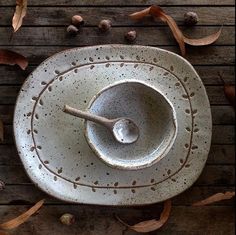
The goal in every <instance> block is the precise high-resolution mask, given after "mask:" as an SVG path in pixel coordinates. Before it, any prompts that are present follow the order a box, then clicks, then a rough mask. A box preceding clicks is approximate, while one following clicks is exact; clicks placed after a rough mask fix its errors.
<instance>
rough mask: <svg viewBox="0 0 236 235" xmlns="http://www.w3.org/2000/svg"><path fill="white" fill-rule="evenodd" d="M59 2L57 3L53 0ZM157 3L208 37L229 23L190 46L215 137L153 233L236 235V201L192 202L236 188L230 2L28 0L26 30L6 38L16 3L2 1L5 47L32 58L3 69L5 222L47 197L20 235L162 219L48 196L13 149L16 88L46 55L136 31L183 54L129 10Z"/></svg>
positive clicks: (116, 227)
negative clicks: (74, 24) (228, 87)
mask: <svg viewBox="0 0 236 235" xmlns="http://www.w3.org/2000/svg"><path fill="white" fill-rule="evenodd" d="M55 3H56V5H55ZM152 3H158V4H159V5H160V6H162V7H163V9H164V10H165V11H166V12H168V13H169V14H170V15H171V16H173V17H174V18H175V19H176V20H177V23H178V24H179V25H180V26H181V28H182V29H183V30H184V32H185V33H186V35H189V36H191V37H200V36H204V35H208V34H210V33H212V32H214V31H216V30H218V28H219V27H220V25H222V24H224V28H223V31H222V35H221V36H220V38H219V40H218V41H217V42H216V43H215V44H214V45H211V46H207V47H199V48H193V47H191V48H190V47H189V48H187V59H188V60H189V61H190V62H191V63H192V64H193V65H194V67H195V69H196V70H197V71H198V73H199V74H200V76H201V78H202V80H203V82H204V84H205V86H206V89H207V92H208V96H209V99H210V102H211V108H212V115H213V139H212V147H211V151H210V154H209V158H208V161H207V164H206V166H205V168H204V170H203V173H202V175H201V176H200V178H199V179H198V180H197V182H196V183H195V184H194V185H193V186H192V187H191V188H190V189H189V190H187V191H186V192H184V193H183V194H181V195H179V196H177V197H175V198H173V200H172V201H173V209H172V212H171V217H170V219H169V221H168V223H167V224H166V225H165V226H164V227H163V228H162V229H160V230H159V231H158V232H153V233H150V234H168V235H169V234H174V235H176V234H179V235H185V234H186V235H189V234H193V235H196V234H202V235H203V234H207V235H209V234H212V235H218V234H219V235H220V234H222V235H229V234H234V206H233V204H234V200H229V201H221V202H219V203H216V204H214V205H209V206H206V207H201V208H198V207H192V206H191V203H192V202H195V201H198V200H201V199H203V198H205V197H208V196H210V195H212V194H214V193H216V192H223V191H228V190H234V177H235V175H234V163H235V158H234V152H235V147H234V126H233V125H234V115H235V113H234V110H233V108H232V107H231V106H230V105H229V103H228V101H227V100H226V98H225V95H224V91H223V84H222V81H221V79H220V78H219V73H220V74H221V75H222V77H223V79H224V80H225V82H228V83H234V76H235V74H234V59H235V53H234V49H235V48H234V43H235V30H234V24H235V15H234V1H233V0H225V1H222V0H208V1H207V0H198V1H194V0H185V1H183V0H159V1H154V0H116V1H108V0H97V1H91V0H80V1H79V0H78V1H72V0H57V1H54V0H46V1H38V0H30V1H29V7H28V11H27V17H26V18H25V19H24V23H23V27H22V28H21V29H20V30H19V31H18V32H17V33H16V34H15V35H14V37H13V39H12V41H9V38H10V35H11V32H12V29H11V18H12V15H13V12H14V9H15V0H1V1H0V48H7V49H12V50H14V51H17V52H19V53H21V54H23V55H25V56H26V57H27V58H28V59H29V63H30V65H29V67H28V68H27V69H26V71H22V70H20V69H19V68H18V67H17V66H12V67H11V66H4V65H1V66H0V118H1V119H2V120H3V122H4V125H5V140H4V142H2V143H0V179H1V180H3V181H4V182H5V183H6V188H5V189H4V190H3V191H1V192H0V222H2V221H5V220H8V219H10V218H13V217H15V216H17V215H18V214H20V213H22V212H23V211H25V210H26V209H27V208H29V207H30V205H31V204H33V203H35V202H36V201H38V200H40V199H42V198H46V203H45V205H44V207H43V208H42V209H41V210H40V212H39V213H38V214H37V215H36V216H33V217H31V218H30V219H29V220H28V221H27V222H26V223H25V224H23V225H21V226H20V227H18V228H17V229H16V230H14V231H12V234H21V235H26V234H27V235H28V234H29V235H31V234H33V235H45V234H49V235H54V234H55V235H67V234H70V235H72V234H82V235H85V234H86V235H87V234H112V235H113V234H114V235H116V234H126V235H128V234H136V233H135V232H131V231H127V230H126V229H125V227H124V226H123V225H121V224H120V223H119V222H118V221H117V220H116V219H115V217H114V214H117V215H119V216H120V217H121V218H123V219H124V220H125V221H128V222H129V223H131V224H132V223H134V222H137V221H141V220H145V219H150V218H154V217H158V216H159V215H160V211H161V209H162V205H161V204H155V205H151V206H145V207H135V208H131V207H127V208H118V207H117V208H115V207H103V206H90V205H73V204H68V203H65V202H62V201H59V200H57V199H55V198H52V197H49V196H47V195H46V194H44V193H43V192H42V191H40V190H39V189H38V188H36V187H35V186H34V185H33V184H32V183H31V182H30V180H29V178H28V177H27V175H26V174H25V172H24V169H23V167H22V165H21V162H20V159H19V157H18V155H17V153H16V148H15V146H14V142H13V134H12V118H13V110H14V105H15V101H16V96H17V93H18V91H19V89H20V87H21V84H22V83H23V81H24V80H25V78H26V77H27V75H28V74H29V73H30V72H31V71H32V70H33V69H35V67H36V66H37V65H38V64H39V63H41V62H42V61H43V60H44V59H46V58H47V57H48V56H51V55H53V54H54V53H55V52H58V51H61V50H63V49H66V48H70V47H81V46H87V45H95V44H108V43H125V41H124V36H123V35H124V33H125V32H127V31H128V30H131V29H134V30H136V31H137V33H138V38H137V41H136V44H141V45H151V46H155V47H161V48H164V49H167V50H170V51H174V52H177V53H179V49H178V46H177V45H176V42H175V40H174V39H173V37H172V35H171V33H170V30H169V28H168V27H167V26H166V25H165V24H163V23H161V22H153V21H151V20H145V21H144V22H142V23H134V22H132V21H131V20H130V19H129V18H128V17H127V15H128V14H129V13H132V12H134V11H137V10H141V9H143V8H145V7H146V6H149V5H150V4H152ZM188 11H195V12H197V13H198V15H199V18H200V20H199V23H198V25H197V26H195V27H192V28H186V27H185V26H183V14H184V13H185V12H188ZM74 14H81V15H82V16H83V17H84V19H85V21H86V25H85V26H84V27H83V29H82V30H81V33H79V34H78V36H77V37H75V38H70V37H68V36H67V35H66V32H65V28H66V26H67V25H68V24H69V22H70V18H71V17H72V16H73V15H74ZM101 19H111V20H112V23H113V27H112V30H111V32H110V33H108V34H101V33H99V32H98V29H97V27H96V25H97V24H98V22H99V21H100V20H101ZM63 213H72V214H74V215H75V216H76V223H75V224H74V225H72V226H69V227H67V226H65V225H62V224H60V222H59V219H58V218H59V217H60V216H61V215H62V214H63Z"/></svg>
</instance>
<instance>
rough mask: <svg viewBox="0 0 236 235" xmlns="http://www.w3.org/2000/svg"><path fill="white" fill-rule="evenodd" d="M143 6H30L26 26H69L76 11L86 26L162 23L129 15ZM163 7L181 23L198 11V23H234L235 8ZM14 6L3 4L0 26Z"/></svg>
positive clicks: (5, 22)
mask: <svg viewBox="0 0 236 235" xmlns="http://www.w3.org/2000/svg"><path fill="white" fill-rule="evenodd" d="M143 8H144V7H109V8H107V7H100V8H99V7H89V8H88V7H68V6H66V7H46V8H42V7H28V9H27V16H26V17H25V19H24V23H23V25H24V26H29V25H30V26H43V25H47V26H49V25H64V26H65V25H68V24H70V20H71V17H72V16H73V15H76V14H80V15H81V16H83V18H84V20H85V23H86V26H96V25H97V24H98V23H99V21H100V20H101V19H110V20H111V21H112V24H113V26H124V25H126V26H130V25H137V24H138V25H163V23H161V22H160V21H154V20H151V19H145V20H143V21H142V22H138V23H137V22H134V21H133V20H131V19H130V18H129V17H128V15H129V14H131V13H133V12H136V11H140V10H142V9H143ZM163 10H164V11H166V13H168V14H169V15H171V16H172V17H173V18H174V19H175V20H176V22H177V23H178V24H179V25H183V24H184V13H185V12H189V11H194V12H197V14H198V16H199V22H198V25H222V24H223V25H234V24H235V11H234V8H233V7H222V6H221V7H214V6H211V7H194V6H189V7H186V6H181V7H163ZM12 14H13V9H12V8H9V7H1V8H0V15H1V16H2V18H1V22H0V26H10V25H11V18H12Z"/></svg>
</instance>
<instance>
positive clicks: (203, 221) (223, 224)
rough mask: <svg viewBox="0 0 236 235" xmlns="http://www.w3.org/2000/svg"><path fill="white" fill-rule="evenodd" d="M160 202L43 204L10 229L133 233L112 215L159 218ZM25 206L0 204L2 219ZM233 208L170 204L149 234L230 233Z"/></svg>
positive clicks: (48, 234) (25, 233)
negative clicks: (71, 218) (67, 221)
mask: <svg viewBox="0 0 236 235" xmlns="http://www.w3.org/2000/svg"><path fill="white" fill-rule="evenodd" d="M161 207H162V204H156V205H150V206H145V207H138V208H129V207H125V208H124V207H123V208H121V207H102V206H92V207H91V206H89V205H60V206H59V205H45V206H44V207H43V208H42V209H41V210H40V211H39V212H38V213H37V215H35V216H33V217H31V218H30V219H29V220H28V222H27V223H24V224H22V225H21V226H19V227H18V228H17V229H15V230H14V231H12V232H11V234H12V235H18V234H22V235H32V234H37V235H65V234H80V235H88V234H89V235H95V234H96V235H104V234H112V235H121V234H125V235H134V234H137V233H136V232H132V231H127V230H126V228H125V227H124V226H123V225H121V224H120V223H119V222H118V221H117V219H115V217H114V214H116V215H118V216H119V217H120V218H122V219H123V220H125V221H127V222H128V223H130V224H134V223H137V222H139V221H142V220H147V219H152V218H155V217H156V218H159V216H160V212H161V210H162V208H161ZM28 208H29V206H22V205H18V206H10V207H9V206H0V217H1V218H3V219H2V220H3V221H7V220H10V219H11V218H14V217H16V216H17V215H19V214H21V213H22V212H24V211H25V210H27V209H28ZM64 213H72V214H74V215H75V218H76V222H75V224H73V225H71V226H65V225H62V224H61V223H60V222H59V217H60V216H61V215H62V214H64ZM234 219H235V214H234V208H233V207H230V206H210V207H185V206H174V207H173V208H172V210H171V215H170V218H169V220H168V222H167V223H166V225H165V226H164V227H163V228H161V229H160V230H158V231H157V232H153V233H152V234H159V235H166V234H168V235H189V234H191V235H200V234H207V235H222V234H227V235H234V230H235V228H234Z"/></svg>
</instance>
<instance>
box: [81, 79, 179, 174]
mask: <svg viewBox="0 0 236 235" xmlns="http://www.w3.org/2000/svg"><path fill="white" fill-rule="evenodd" d="M150 78H151V77H150V76H149V79H150ZM89 112H91V113H93V114H96V115H99V116H102V117H106V118H109V119H115V118H118V117H127V118H130V119H131V120H133V121H134V123H135V124H136V125H137V126H138V127H139V139H138V140H137V141H136V142H134V143H133V144H128V145H124V144H121V143H119V142H117V141H116V140H115V139H114V138H112V133H111V132H110V131H109V130H107V129H106V128H104V127H102V126H100V125H98V124H96V123H93V122H90V121H88V122H86V135H85V136H86V138H87V141H88V143H89V145H90V146H91V148H92V149H93V150H94V151H95V153H96V154H97V155H98V156H99V157H100V158H101V159H102V160H103V161H104V162H106V163H107V164H108V165H110V166H112V167H115V168H120V169H126V170H136V169H141V168H144V167H149V166H151V165H153V164H154V163H156V162H157V161H159V160H160V159H161V158H163V157H164V156H166V154H167V153H168V152H169V150H170V148H171V147H172V145H173V143H174V140H175V137H176V134H177V123H176V115H175V111H174V109H173V107H172V105H171V104H170V102H169V101H168V100H166V98H165V97H164V95H162V94H161V91H158V90H157V89H155V88H154V87H151V86H149V85H147V84H145V83H143V82H140V81H135V80H131V81H130V80H128V81H126V80H124V81H123V80H122V81H121V82H118V83H116V84H112V85H111V86H109V87H107V88H105V89H103V90H102V91H101V92H99V94H98V95H96V96H95V97H94V98H93V99H92V101H91V104H90V105H89Z"/></svg>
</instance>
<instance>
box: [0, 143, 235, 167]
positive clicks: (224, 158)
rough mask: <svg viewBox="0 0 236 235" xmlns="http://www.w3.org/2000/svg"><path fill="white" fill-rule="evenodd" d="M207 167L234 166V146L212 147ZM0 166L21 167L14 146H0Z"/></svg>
mask: <svg viewBox="0 0 236 235" xmlns="http://www.w3.org/2000/svg"><path fill="white" fill-rule="evenodd" d="M207 164H208V165H220V164H223V165H224V164H230V165H231V164H235V146H234V145H212V146H211V150H210V153H209V156H208V159H207ZM0 165H8V166H14V165H21V161H20V158H19V156H18V153H17V150H16V147H15V145H0Z"/></svg>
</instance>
